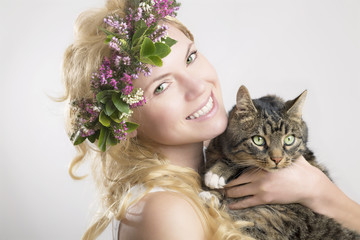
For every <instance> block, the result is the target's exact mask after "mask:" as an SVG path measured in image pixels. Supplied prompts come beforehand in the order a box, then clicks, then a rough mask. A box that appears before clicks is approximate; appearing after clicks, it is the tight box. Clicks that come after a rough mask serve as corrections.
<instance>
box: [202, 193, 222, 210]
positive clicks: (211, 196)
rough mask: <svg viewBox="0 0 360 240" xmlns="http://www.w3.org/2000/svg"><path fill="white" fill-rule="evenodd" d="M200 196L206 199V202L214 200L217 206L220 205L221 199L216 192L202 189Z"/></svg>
mask: <svg viewBox="0 0 360 240" xmlns="http://www.w3.org/2000/svg"><path fill="white" fill-rule="evenodd" d="M199 197H200V198H201V199H202V200H204V201H205V202H206V203H211V202H213V203H214V204H215V205H216V206H218V207H219V206H220V199H219V198H218V196H216V195H215V194H213V193H211V192H209V191H202V192H200V193H199Z"/></svg>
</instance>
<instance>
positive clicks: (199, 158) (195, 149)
mask: <svg viewBox="0 0 360 240" xmlns="http://www.w3.org/2000/svg"><path fill="white" fill-rule="evenodd" d="M158 149H159V150H160V152H161V153H162V154H164V155H165V156H166V158H167V159H169V160H170V162H171V163H172V164H174V165H178V166H181V167H190V168H192V169H194V170H195V171H198V170H199V169H200V167H201V166H202V165H203V163H204V156H203V143H202V142H200V143H192V144H186V145H176V146H168V145H160V146H158Z"/></svg>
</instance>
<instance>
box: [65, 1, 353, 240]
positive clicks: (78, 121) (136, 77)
mask: <svg viewBox="0 0 360 240" xmlns="http://www.w3.org/2000/svg"><path fill="white" fill-rule="evenodd" d="M129 9H130V10H129ZM177 9H178V5H177V3H176V2H175V1H168V0H155V1H154V0H152V1H150V0H148V1H146V0H145V1H121V0H109V1H107V3H106V6H105V7H104V8H102V9H97V10H91V11H87V12H84V13H83V14H81V15H80V16H79V18H78V20H77V22H76V35H75V41H74V43H73V44H72V45H70V46H69V47H68V49H67V50H66V53H65V58H64V68H63V69H64V82H65V86H66V94H65V97H64V99H66V100H68V101H69V102H70V104H69V107H70V108H69V115H68V131H69V134H70V135H71V140H72V141H73V142H74V144H75V145H76V148H77V150H78V151H79V155H78V156H76V157H75V158H74V160H73V161H72V164H71V167H70V175H71V176H72V177H73V178H75V179H78V178H81V177H78V176H77V175H76V173H75V172H74V170H75V168H76V167H77V166H78V165H79V164H81V163H82V162H84V161H85V160H91V161H92V163H93V170H94V171H93V175H94V178H95V179H96V182H97V186H98V188H99V190H100V191H101V193H102V199H101V200H102V203H103V206H102V208H101V209H102V212H101V215H100V216H99V217H97V218H96V219H95V222H94V224H93V225H91V226H90V227H89V229H88V230H87V231H86V232H85V234H84V236H83V239H96V238H97V236H98V235H99V234H101V232H102V231H103V230H104V229H105V228H106V227H107V226H108V225H109V224H110V223H112V224H113V225H114V228H113V231H114V240H126V239H147V240H151V239H156V240H162V239H164V240H165V239H166V240H167V239H172V240H176V239H179V240H180V239H182V240H183V239H194V240H200V239H202V240H203V239H247V238H246V236H243V235H242V234H241V232H240V231H239V229H241V226H243V225H244V224H247V223H239V222H236V223H234V222H232V221H231V219H230V218H229V216H228V215H227V214H226V212H225V211H224V209H221V208H219V207H218V206H217V204H216V201H210V202H205V201H204V200H202V199H201V198H200V197H199V193H200V192H201V179H200V176H199V174H198V171H199V169H200V168H201V166H202V164H203V163H204V157H203V143H204V142H205V141H206V140H209V139H212V138H214V137H216V136H217V135H219V134H221V133H222V132H223V131H224V130H225V128H226V125H227V114H226V111H225V108H224V105H223V102H222V96H221V89H220V83H219V79H218V77H217V74H216V71H215V70H214V68H213V66H212V65H211V64H210V63H209V62H208V61H207V59H206V58H205V57H204V56H203V55H202V54H201V53H200V52H199V51H197V48H196V45H195V43H194V39H193V36H192V34H191V33H190V32H189V30H188V29H187V28H186V27H185V26H184V25H182V24H181V23H180V22H178V21H177V20H176V19H175V18H174V16H175V15H176V14H175V12H176V11H177ZM170 50H171V51H170ZM299 162H300V163H301V164H297V166H293V167H292V169H291V174H289V173H288V172H286V170H284V171H279V172H278V173H274V174H267V173H263V174H260V175H256V178H254V176H253V175H244V176H241V177H239V178H238V179H236V180H234V181H233V182H232V183H230V184H229V185H228V188H227V191H226V193H227V195H228V196H230V197H238V196H244V195H251V196H253V197H251V198H248V200H247V201H244V202H240V203H238V204H237V205H234V206H230V207H237V208H241V207H248V206H252V205H256V204H263V203H275V202H280V203H288V202H299V203H302V204H304V205H307V206H309V207H311V208H312V209H313V210H315V211H320V212H323V213H324V214H327V215H329V216H331V217H334V218H335V219H337V220H339V221H341V222H343V223H344V224H345V225H347V226H349V227H352V228H354V229H360V227H359V226H357V225H356V224H358V223H356V222H354V221H353V220H349V219H346V218H344V217H343V216H344V215H343V214H342V213H344V212H346V211H347V210H346V209H344V211H343V212H342V213H340V212H339V211H334V210H331V209H332V208H329V209H330V210H329V209H328V208H325V207H324V205H323V204H322V203H324V202H325V203H331V204H335V205H332V206H338V205H336V203H334V202H333V201H330V200H327V199H325V198H324V196H327V193H328V192H326V191H330V192H331V193H338V196H341V197H342V198H341V201H342V203H349V204H350V203H351V204H353V205H352V206H354V203H353V202H352V201H351V200H350V199H347V198H346V196H345V195H344V194H343V193H342V192H341V191H340V190H338V189H337V188H336V187H335V186H334V185H333V184H332V183H331V182H330V181H328V179H327V178H326V177H325V176H324V175H323V174H322V173H321V172H320V171H316V169H314V168H313V167H311V166H310V165H308V164H307V163H306V161H304V160H303V159H299ZM304 172H311V173H313V174H310V175H309V178H308V179H307V181H305V182H304V183H302V184H300V183H299V182H298V181H297V180H298V179H296V177H294V176H300V175H301V174H304ZM294 173H296V174H297V175H296V174H294ZM285 179H286V180H287V182H289V183H293V185H292V187H291V189H290V191H289V188H286V186H285V188H279V187H273V186H279V184H278V181H280V182H281V181H284V180H285ZM315 180H316V183H317V186H319V187H320V189H323V191H321V194H319V195H318V194H317V193H318V192H316V191H312V189H309V186H311V185H313V181H315ZM243 183H248V184H246V185H241V186H238V185H240V184H243ZM265 183H266V184H265ZM272 184H273V185H272ZM299 185H301V186H299ZM264 186H266V187H267V188H264ZM293 186H299V188H300V189H306V191H294V190H293V189H294V188H293ZM264 189H265V190H264ZM269 189H270V190H269ZM315 193H316V194H315ZM314 199H317V200H316V201H314ZM325 200H326V201H325ZM329 207H330V205H329ZM356 214H357V215H356ZM359 215H360V214H359V213H358V212H354V215H353V216H354V217H355V216H359Z"/></svg>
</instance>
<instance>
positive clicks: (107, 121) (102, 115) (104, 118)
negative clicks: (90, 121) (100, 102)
mask: <svg viewBox="0 0 360 240" xmlns="http://www.w3.org/2000/svg"><path fill="white" fill-rule="evenodd" d="M99 122H100V123H101V124H102V125H103V126H105V127H109V126H110V123H111V118H109V117H108V116H106V114H105V112H104V111H101V113H100V117H99Z"/></svg>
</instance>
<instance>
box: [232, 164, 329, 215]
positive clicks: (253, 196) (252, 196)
mask: <svg viewBox="0 0 360 240" xmlns="http://www.w3.org/2000/svg"><path fill="white" fill-rule="evenodd" d="M319 181H324V182H330V180H329V179H328V178H327V176H326V175H325V174H324V173H322V172H321V171H320V170H319V169H318V168H316V167H313V166H312V165H310V164H309V163H308V162H307V161H306V160H305V159H304V158H303V157H299V158H298V159H297V160H296V161H295V162H294V164H293V165H292V166H290V167H287V168H284V169H280V170H277V171H274V172H267V171H264V170H259V169H254V170H249V171H247V172H245V173H243V174H242V175H241V176H240V177H238V178H237V179H235V180H233V181H231V182H230V183H228V184H227V185H226V186H225V192H226V196H227V197H230V198H238V197H245V196H248V197H247V198H246V199H245V200H242V201H238V202H236V203H233V204H232V205H230V206H229V207H230V208H235V209H238V208H246V207H252V206H255V205H261V204H272V203H280V204H287V203H301V204H304V205H306V203H307V201H309V200H310V199H312V198H314V197H315V196H314V195H315V193H316V192H317V191H318V190H316V189H315V188H316V186H317V184H316V183H319Z"/></svg>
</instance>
